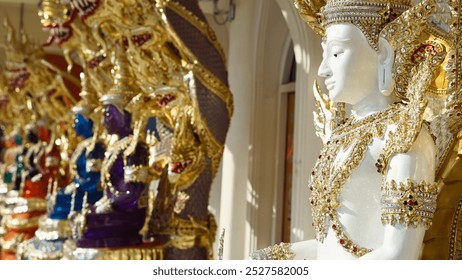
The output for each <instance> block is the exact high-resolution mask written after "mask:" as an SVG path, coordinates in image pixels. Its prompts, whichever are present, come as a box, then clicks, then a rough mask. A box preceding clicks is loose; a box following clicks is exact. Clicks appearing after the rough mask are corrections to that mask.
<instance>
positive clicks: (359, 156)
mask: <svg viewBox="0 0 462 280" xmlns="http://www.w3.org/2000/svg"><path fill="white" fill-rule="evenodd" d="M295 4H296V6H297V8H298V9H299V11H300V14H301V16H302V18H303V19H304V20H305V21H306V22H307V23H308V25H309V26H310V27H312V28H313V30H314V31H315V32H316V33H318V34H319V35H321V36H323V43H322V47H323V60H322V63H321V65H320V67H319V71H318V74H319V76H321V78H324V83H325V86H326V88H327V90H328V94H324V93H322V92H321V87H320V86H319V85H317V84H316V85H315V99H316V103H317V106H318V112H317V113H315V125H316V128H317V134H318V135H319V136H320V138H321V139H322V141H323V144H324V146H323V148H322V150H321V153H320V155H319V157H318V161H317V162H316V164H315V166H314V168H313V170H312V173H311V180H310V186H309V188H310V193H311V197H310V204H311V207H312V216H313V226H314V229H315V231H316V239H314V240H307V241H302V242H297V243H293V244H287V243H281V244H278V245H274V246H271V247H268V248H265V249H262V250H259V251H256V252H253V253H252V254H251V257H252V258H253V259H294V258H295V259H418V258H435V257H436V258H454V257H456V256H457V254H452V255H451V253H449V254H446V255H445V256H443V254H441V252H442V251H445V252H450V251H451V250H452V251H453V252H455V251H457V250H459V252H460V249H454V246H453V247H452V248H451V246H449V245H450V244H448V243H451V242H455V241H457V239H458V240H459V241H458V242H456V243H457V244H459V245H460V243H461V242H460V236H458V235H457V234H456V232H460V221H458V220H459V215H460V214H459V213H458V211H459V210H457V206H456V207H455V208H454V205H457V203H455V204H454V202H455V201H454V200H460V195H457V194H456V193H460V192H461V190H460V189H461V188H460V186H459V187H454V186H451V188H450V189H451V192H454V193H453V194H456V195H455V196H454V197H451V198H450V199H449V200H451V202H449V200H448V195H447V194H444V191H443V190H444V185H445V183H444V181H445V177H444V176H442V175H441V174H442V173H441V172H442V171H443V170H447V171H446V173H445V174H446V175H447V174H449V173H450V171H451V168H453V167H454V164H448V155H451V153H453V152H452V151H454V148H453V147H454V142H457V139H458V138H457V137H458V133H459V130H460V128H461V126H462V122H461V121H460V118H459V119H457V118H454V116H457V113H459V114H460V109H459V107H460V105H459V104H460V102H461V97H460V94H461V91H460V87H459V88H457V87H458V84H457V83H458V81H459V80H460V78H458V77H457V75H459V73H460V72H459V69H457V65H458V64H459V63H458V61H459V58H458V52H457V50H458V46H457V45H458V44H460V43H458V40H457V39H456V38H457V34H459V33H460V31H459V26H458V24H457V23H456V24H454V22H455V21H457V20H458V18H459V15H458V13H457V10H458V9H453V7H451V5H454V3H453V1H445V0H443V1H433V0H423V1H412V3H411V1H407V0H394V1H383V0H352V1H349V0H327V1H323V0H320V1H319V0H296V1H295ZM456 5H459V4H456ZM344 104H349V105H350V106H351V113H350V114H349V116H348V117H347V118H345V111H344V108H345V106H344ZM457 145H459V144H457ZM457 145H456V148H455V151H457V149H459V148H458V147H459V146H457ZM454 156H455V155H454V153H453V154H452V155H451V156H450V157H452V159H449V160H450V161H452V162H454V160H455V159H454ZM456 161H457V160H456ZM452 170H453V169H452ZM446 178H448V177H446ZM453 179H454V177H452V179H450V180H449V181H448V182H451V180H453ZM446 189H448V188H446ZM459 205H460V203H459ZM459 208H460V207H459ZM448 221H453V223H452V224H453V225H456V229H455V230H454V231H453V233H450V232H449V231H448V230H447V229H443V227H442V224H445V225H447V222H448ZM457 226H458V229H457ZM445 231H446V232H445ZM439 234H442V235H439ZM450 234H452V237H449V236H450ZM443 236H444V237H443ZM448 239H450V242H448ZM442 240H444V241H443V242H442ZM444 242H447V243H446V244H444ZM452 244H453V245H454V244H455V243H452ZM440 245H443V246H440ZM459 257H460V254H459Z"/></svg>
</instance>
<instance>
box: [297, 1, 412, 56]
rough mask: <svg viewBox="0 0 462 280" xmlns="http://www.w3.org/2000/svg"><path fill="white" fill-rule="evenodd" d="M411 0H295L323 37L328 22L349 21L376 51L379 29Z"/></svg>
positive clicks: (397, 14)
mask: <svg viewBox="0 0 462 280" xmlns="http://www.w3.org/2000/svg"><path fill="white" fill-rule="evenodd" d="M410 2H411V1H410V0H388V1H384V0H327V1H325V0H295V5H296V7H297V8H298V10H299V12H300V15H301V16H302V18H303V19H304V20H305V21H306V22H307V23H308V25H309V26H310V27H311V28H312V29H313V31H314V32H316V33H317V34H319V35H321V36H324V33H325V29H326V28H327V26H329V25H330V24H335V23H351V24H353V25H355V26H356V27H358V28H359V29H360V30H361V31H362V32H363V34H364V35H365V36H366V38H367V40H368V42H369V44H370V45H371V47H373V48H374V49H375V50H377V49H378V48H377V44H378V37H379V34H380V31H381V30H382V29H383V28H384V27H385V26H386V25H387V24H389V23H390V22H392V21H393V20H394V19H396V18H397V17H399V16H400V15H401V14H402V13H403V12H404V11H406V10H407V9H409V8H410V6H411V3H410Z"/></svg>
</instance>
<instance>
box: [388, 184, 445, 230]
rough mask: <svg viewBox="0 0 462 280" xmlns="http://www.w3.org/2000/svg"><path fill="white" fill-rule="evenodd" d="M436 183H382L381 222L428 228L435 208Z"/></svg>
mask: <svg viewBox="0 0 462 280" xmlns="http://www.w3.org/2000/svg"><path fill="white" fill-rule="evenodd" d="M437 195H438V188H437V184H436V183H433V184H428V183H426V182H425V181H422V182H420V183H418V184H417V183H414V182H413V181H412V180H410V179H408V180H407V181H406V182H396V181H390V182H385V183H384V184H382V200H381V205H382V223H383V224H391V225H394V224H397V223H399V224H404V225H406V226H412V227H417V226H419V225H422V226H424V227H425V228H426V229H428V228H429V227H430V226H431V224H432V219H433V213H434V212H435V209H436V197H437Z"/></svg>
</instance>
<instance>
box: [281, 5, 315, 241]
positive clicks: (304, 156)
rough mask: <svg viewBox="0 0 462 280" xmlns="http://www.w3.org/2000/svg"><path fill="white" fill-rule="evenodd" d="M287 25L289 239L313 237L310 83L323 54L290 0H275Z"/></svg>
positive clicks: (311, 105) (312, 133)
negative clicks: (291, 110)
mask: <svg viewBox="0 0 462 280" xmlns="http://www.w3.org/2000/svg"><path fill="white" fill-rule="evenodd" d="M276 1H277V2H278V4H279V6H280V7H281V10H282V13H283V15H284V18H285V19H286V22H287V25H288V26H289V30H290V34H291V36H292V40H293V43H294V51H295V60H296V62H297V74H296V89H295V92H296V96H295V128H294V162H293V167H294V170H293V172H294V173H293V181H292V184H293V187H292V212H291V227H292V231H291V242H296V241H300V240H305V239H311V238H314V230H313V227H312V226H311V223H312V217H311V209H310V206H309V203H308V201H309V200H308V196H309V191H308V187H307V185H308V180H309V177H310V176H309V175H310V173H311V168H312V167H313V165H314V163H315V162H316V158H317V155H318V153H319V150H320V148H321V143H320V141H319V139H317V137H316V134H315V132H314V125H313V111H314V109H315V108H314V97H313V90H312V87H313V83H314V80H315V79H316V77H317V69H318V66H319V64H320V62H321V58H322V49H321V40H320V38H319V37H318V36H317V35H316V34H314V33H313V32H312V31H311V29H310V28H309V27H308V25H307V24H306V23H305V22H304V21H303V20H302V19H301V17H300V16H299V14H298V11H297V9H295V6H294V4H293V0H276Z"/></svg>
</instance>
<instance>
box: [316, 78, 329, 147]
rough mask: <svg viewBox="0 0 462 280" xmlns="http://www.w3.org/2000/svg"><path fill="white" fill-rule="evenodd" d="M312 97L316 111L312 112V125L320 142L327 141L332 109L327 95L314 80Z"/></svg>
mask: <svg viewBox="0 0 462 280" xmlns="http://www.w3.org/2000/svg"><path fill="white" fill-rule="evenodd" d="M313 92H314V99H315V106H316V111H314V112H313V117H314V127H315V129H316V135H318V137H319V138H321V140H322V142H323V143H325V142H327V139H328V138H329V137H330V134H331V130H332V128H331V123H332V120H333V118H334V112H333V111H332V101H330V99H329V96H328V95H327V94H325V93H323V92H322V91H321V88H320V87H319V85H318V82H317V81H315V83H314V85H313Z"/></svg>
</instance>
